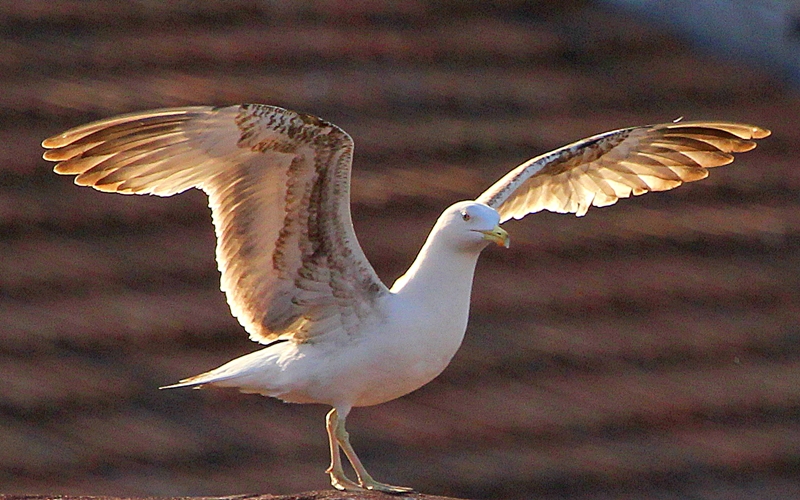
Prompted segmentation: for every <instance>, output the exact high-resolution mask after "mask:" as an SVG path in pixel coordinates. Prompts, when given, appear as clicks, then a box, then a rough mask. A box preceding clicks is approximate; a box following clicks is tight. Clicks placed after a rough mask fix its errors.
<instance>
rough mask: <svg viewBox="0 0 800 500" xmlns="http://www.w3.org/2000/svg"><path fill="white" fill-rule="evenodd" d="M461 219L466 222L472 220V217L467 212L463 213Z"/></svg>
mask: <svg viewBox="0 0 800 500" xmlns="http://www.w3.org/2000/svg"><path fill="white" fill-rule="evenodd" d="M461 218H462V219H464V220H470V219H471V218H472V216H471V215H470V214H468V213H467V212H466V210H465V211H463V212H461Z"/></svg>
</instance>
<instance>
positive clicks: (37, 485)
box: [0, 0, 800, 500]
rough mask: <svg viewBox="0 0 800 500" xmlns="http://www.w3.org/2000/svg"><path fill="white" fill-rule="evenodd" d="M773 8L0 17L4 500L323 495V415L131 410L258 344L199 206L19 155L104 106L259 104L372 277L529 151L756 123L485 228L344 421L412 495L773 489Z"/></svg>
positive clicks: (797, 345)
mask: <svg viewBox="0 0 800 500" xmlns="http://www.w3.org/2000/svg"><path fill="white" fill-rule="evenodd" d="M737 13H738V14H737ZM797 13H798V11H797V9H795V7H794V2H782V1H779V0H774V1H766V0H764V1H760V2H745V1H744V0H741V1H738V2H737V1H733V0H730V1H721V0H719V1H705V0H702V1H701V0H694V1H692V2H683V1H678V0H674V1H664V2H648V1H644V0H643V1H633V0H631V1H623V0H619V1H595V2H593V1H588V0H562V1H559V0H552V1H546V0H538V1H523V0H505V1H496V2H486V1H477V0H476V1H457V0H433V1H422V0H410V1H367V0H348V1H340V0H320V1H307V0H272V1H261V2H258V1H249V0H230V1H220V0H195V1H179V2H162V1H158V0H135V1H126V2H117V1H111V0H87V1H78V0H48V1H44V0H27V1H25V2H2V3H0V89H1V90H0V174H2V175H0V378H1V379H2V380H0V492H3V493H16V494H80V495H118V496H144V495H232V494H238V493H276V494H277V493H290V492H298V491H303V490H311V489H322V488H327V487H329V486H328V480H327V476H326V475H325V474H324V472H323V471H324V469H325V468H326V466H327V465H328V452H327V442H326V437H325V430H324V426H323V418H324V415H325V412H326V411H327V408H325V407H321V406H299V405H286V404H283V403H281V402H279V401H277V400H270V399H267V398H262V397H258V396H248V395H241V394H238V393H236V392H229V391H222V390H208V391H189V390H184V391H158V390H157V387H158V386H160V385H164V384H169V383H172V382H174V381H176V380H178V379H179V378H181V377H185V376H188V375H194V374H196V373H200V372H202V371H205V370H207V369H210V368H213V367H216V366H218V365H219V364H221V363H223V362H226V361H228V360H229V359H231V358H233V357H236V356H239V355H242V354H245V353H247V352H250V351H253V350H256V349H257V348H258V346H257V345H256V344H253V343H251V342H249V341H248V339H247V335H246V334H245V332H244V331H243V330H242V329H241V328H240V327H239V325H238V324H237V323H236V321H235V320H234V319H233V318H232V317H231V315H230V313H229V310H228V307H227V305H226V303H225V299H224V297H223V295H222V294H221V293H220V292H219V283H218V281H219V275H218V272H217V270H216V265H215V262H214V235H213V229H212V226H211V221H210V217H209V211H208V208H207V206H206V200H205V197H204V195H203V194H202V193H200V192H196V191H192V192H188V193H185V194H183V195H181V196H176V197H174V198H168V199H162V198H155V197H135V196H119V195H109V194H102V193H98V192H95V191H93V190H91V189H88V188H78V187H75V186H74V185H73V184H72V179H70V178H66V177H60V176H57V175H54V174H53V173H52V171H51V167H52V165H50V164H48V163H46V162H44V161H43V160H41V158H40V157H41V152H42V150H41V148H40V146H39V144H40V142H41V140H42V139H44V138H45V137H48V136H50V135H53V134H56V133H59V132H61V131H63V130H65V129H67V128H69V127H72V126H75V125H79V124H82V123H84V122H87V121H90V120H94V119H99V118H103V117H107V116H110V115H114V114H117V113H123V112H128V111H133V110H141V109H147V108H154V107H165V106H179V105H189V104H200V103H203V104H216V105H223V104H232V103H241V102H261V103H269V104H275V105H280V106H283V107H287V108H291V109H296V110H300V111H304V112H307V113H312V114H315V115H319V116H322V117H323V118H325V119H327V120H330V121H332V122H334V123H336V124H338V125H340V126H341V127H343V128H344V129H345V130H347V131H348V132H349V133H350V134H351V135H352V136H353V137H354V139H355V141H356V157H355V165H354V174H353V183H354V187H353V212H354V221H355V225H356V230H357V232H358V234H359V237H360V240H361V244H362V246H363V247H364V248H365V251H366V253H367V255H368V256H369V257H370V259H371V260H372V262H373V263H374V265H375V267H376V269H377V271H378V273H379V274H380V276H381V277H382V278H383V279H384V280H385V281H386V282H387V283H391V282H392V281H393V280H394V279H395V278H396V277H397V276H399V275H400V274H402V272H403V271H404V270H405V269H406V267H407V266H408V265H409V264H410V263H411V261H412V259H413V257H414V255H415V254H416V252H417V250H418V249H419V247H420V246H421V244H422V242H423V240H424V238H425V236H426V235H427V234H428V231H429V230H430V228H431V226H432V225H433V222H434V220H435V218H436V217H437V215H438V214H439V212H440V211H441V210H442V209H443V208H445V207H446V206H448V205H449V204H450V203H452V202H454V201H456V200H459V199H468V198H472V197H474V196H476V195H477V194H478V193H480V192H481V191H482V190H483V189H484V188H486V187H487V186H488V185H489V184H491V183H492V182H493V181H494V180H496V179H497V178H499V177H500V176H501V175H503V174H504V173H505V172H507V171H508V170H509V169H511V168H513V167H515V166H516V165H518V164H519V163H521V162H523V161H525V160H527V159H528V158H530V157H532V156H535V155H537V154H540V153H543V152H545V151H548V150H551V149H553V148H556V147H558V146H561V145H563V144H565V143H568V142H572V141H574V140H577V139H580V138H582V137H585V136H589V135H593V134H596V133H599V132H602V131H606V130H610V129H614V128H618V127H623V126H630V125H637V124H646V123H653V122H664V121H670V120H673V119H676V118H678V117H681V116H683V117H685V118H686V119H721V120H738V121H745V122H752V123H756V124H758V125H762V126H765V127H768V128H770V129H772V130H773V136H772V137H770V138H769V139H766V140H764V141H762V142H761V144H760V146H759V148H758V149H757V150H755V151H753V152H751V153H747V154H744V155H740V156H738V157H737V160H736V162H735V163H734V164H733V165H730V166H726V167H723V168H720V169H718V170H716V171H714V172H712V175H711V177H710V178H709V179H707V180H704V181H702V182H699V183H695V184H691V185H687V186H684V187H681V188H680V189H677V190H675V191H671V192H667V193H658V194H650V195H647V196H644V197H641V198H637V199H633V200H623V201H621V202H620V203H619V204H617V205H616V206H613V207H608V208H604V209H593V210H590V211H589V213H588V215H586V217H583V218H580V219H578V218H575V217H573V216H570V215H557V214H550V213H542V214H537V215H533V216H529V217H528V218H526V219H525V220H523V221H516V222H511V223H508V224H507V225H506V226H507V229H508V231H509V233H511V235H512V243H513V244H512V246H511V248H510V249H509V250H507V251H503V250H502V249H489V250H487V251H486V252H484V255H483V257H482V259H481V261H480V263H479V266H478V271H477V276H476V283H475V288H474V301H473V303H474V306H473V314H472V318H471V323H470V327H469V329H468V332H467V337H466V340H465V343H464V346H463V348H462V349H461V350H460V351H459V353H458V354H457V356H456V358H455V359H454V360H453V363H452V365H451V366H450V367H449V368H448V369H447V370H446V371H445V372H444V374H443V375H442V376H441V377H439V378H438V379H437V380H435V381H434V382H432V383H431V384H429V385H428V386H426V387H424V388H422V389H421V390H419V391H417V392H415V393H413V394H411V395H409V396H407V397H404V398H402V399H400V400H396V401H394V402H391V403H387V404H384V405H381V406H377V407H373V408H364V409H356V410H354V411H353V413H352V414H351V417H350V418H349V419H348V428H349V430H350V432H351V434H352V438H353V443H354V446H355V447H356V449H357V450H358V451H359V453H360V455H361V458H362V459H363V460H364V462H365V464H366V465H367V467H368V469H369V470H370V471H371V472H372V474H373V475H374V476H375V477H376V478H378V479H380V480H382V481H387V482H391V483H394V484H401V485H409V486H414V487H416V488H418V489H419V490H421V491H423V492H427V493H435V494H441V495H452V496H460V497H465V498H476V499H585V500H590V499H592V500H602V499H679V498H680V499H683V498H691V499H709V500H711V499H726V500H729V499H739V498H742V499H744V498H746V499H760V498H769V499H788V498H798V497H800V477H799V473H798V471H800V324H799V323H798V320H800V287H798V285H800V273H798V271H799V270H800V252H798V250H800V211H799V210H798V208H800V196H799V193H800V191H798V189H800V170H799V169H798V166H800V165H799V163H800V161H798V158H797V148H798V146H800V126H799V125H798V121H800V93H798V87H797V83H798V81H799V80H798V79H797V78H796V76H797V74H798V72H797V71H796V70H797V67H798V66H797V55H798V54H800V48H798V42H799V41H800V21H799V20H798V17H796V15H797ZM723 14H724V15H723ZM720 18H721V19H722V25H721V26H722V27H720ZM687 20H688V21H691V22H687ZM723 28H726V29H723ZM781 54H782V55H781Z"/></svg>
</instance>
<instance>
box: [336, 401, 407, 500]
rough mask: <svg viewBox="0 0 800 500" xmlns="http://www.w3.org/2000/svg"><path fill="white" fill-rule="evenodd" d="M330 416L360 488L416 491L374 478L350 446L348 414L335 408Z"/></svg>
mask: <svg viewBox="0 0 800 500" xmlns="http://www.w3.org/2000/svg"><path fill="white" fill-rule="evenodd" d="M328 417H329V420H331V419H332V420H334V422H330V423H333V424H334V429H333V430H334V436H335V438H336V441H337V442H338V444H339V446H341V447H342V451H343V452H344V454H345V455H346V456H347V459H348V460H349V461H350V464H351V465H352V466H353V469H354V470H355V471H356V475H357V476H358V484H359V486H360V487H361V488H359V489H368V490H374V491H382V492H384V493H393V494H400V493H411V492H413V491H414V490H413V489H412V488H406V487H405V486H392V485H391V484H384V483H379V482H378V481H376V480H374V479H372V476H370V475H369V473H368V472H367V470H366V469H365V468H364V465H363V464H362V463H361V460H359V458H358V455H356V452H355V450H353V447H352V446H350V436H349V434H347V430H346V429H345V427H344V422H345V418H347V414H346V413H345V414H344V415H339V413H338V412H337V411H336V410H335V409H334V410H333V411H331V412H330V413H329V414H328ZM328 434H329V435H330V431H328ZM331 450H333V445H331ZM337 455H338V451H337ZM331 468H332V469H335V467H334V464H333V461H331ZM339 468H340V469H341V463H339ZM331 480H333V473H331ZM334 486H336V485H334Z"/></svg>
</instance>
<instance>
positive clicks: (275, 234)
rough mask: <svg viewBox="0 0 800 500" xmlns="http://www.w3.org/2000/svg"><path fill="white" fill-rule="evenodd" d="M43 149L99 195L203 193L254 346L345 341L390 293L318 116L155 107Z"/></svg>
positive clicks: (331, 131) (346, 146)
mask: <svg viewBox="0 0 800 500" xmlns="http://www.w3.org/2000/svg"><path fill="white" fill-rule="evenodd" d="M42 145H43V146H44V147H45V148H48V149H50V150H49V151H47V152H46V153H45V154H44V158H45V159H46V160H52V161H56V162H59V163H58V164H57V165H56V167H55V171H56V172H57V173H59V174H65V175H77V177H76V178H75V183H76V184H79V185H84V186H91V187H93V188H95V189H98V190H100V191H110V192H117V193H125V194H131V193H135V194H155V195H159V196H170V195H173V194H176V193H180V192H182V191H185V190H186V189H189V188H192V187H196V188H200V189H202V190H203V191H205V192H206V193H207V194H208V197H209V205H210V206H211V211H212V216H213V220H214V227H215V229H216V234H217V262H218V264H219V269H220V272H221V273H222V284H221V288H222V290H223V291H224V292H225V293H226V295H227V298H228V303H229V304H230V307H231V311H232V312H233V314H234V316H236V318H238V320H239V321H240V322H241V323H242V325H243V326H244V327H245V329H247V331H248V332H249V333H250V338H252V339H253V340H255V341H258V342H262V343H267V342H270V341H273V340H276V339H280V338H292V339H296V340H301V341H302V340H305V339H308V338H310V337H314V336H318V335H322V334H327V333H334V332H338V333H342V334H347V335H352V334H354V333H356V332H357V331H358V327H359V325H360V324H361V322H362V321H364V320H365V319H366V318H367V317H369V316H370V314H372V313H373V312H374V306H375V302H376V300H378V298H379V297H380V296H382V295H384V294H386V293H388V290H387V288H386V287H385V286H384V284H383V283H382V282H381V281H380V279H379V278H378V277H377V275H376V274H375V271H374V270H373V269H372V267H371V266H370V264H369V262H367V260H366V257H365V256H364V253H363V251H362V249H361V247H360V246H359V244H358V241H357V240H356V236H355V233H354V231H353V225H352V221H351V217H350V167H351V163H352V155H353V141H352V139H351V138H350V136H348V135H347V134H346V133H345V132H344V131H343V130H341V129H340V128H338V127H336V126H335V125H332V124H330V123H327V122H324V121H322V120H320V119H319V118H316V117H313V116H309V115H304V114H299V113H295V112H292V111H288V110H285V109H281V108H277V107H273V106H263V105H242V106H232V107H226V108H210V107H186V108H174V109H161V110H155V111H145V112H141V113H133V114H128V115H123V116H119V117H115V118H110V119H108V120H102V121H98V122H95V123H91V124H88V125H84V126H82V127H77V128H74V129H72V130H69V131H67V132H64V133H63V134H60V135H57V136H54V137H51V138H49V139H47V140H45V141H44V142H43V143H42Z"/></svg>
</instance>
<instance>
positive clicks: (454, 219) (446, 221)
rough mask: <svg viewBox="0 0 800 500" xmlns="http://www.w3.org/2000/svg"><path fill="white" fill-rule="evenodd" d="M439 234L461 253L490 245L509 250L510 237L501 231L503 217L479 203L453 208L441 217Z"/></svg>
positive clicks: (459, 204) (467, 203)
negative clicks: (493, 244) (461, 251)
mask: <svg viewBox="0 0 800 500" xmlns="http://www.w3.org/2000/svg"><path fill="white" fill-rule="evenodd" d="M436 225H437V226H438V231H439V232H440V233H441V234H442V236H444V237H445V238H447V240H448V241H449V242H450V243H451V244H453V245H454V246H456V247H457V248H459V249H463V250H467V251H475V250H477V251H480V250H482V249H483V248H484V247H486V245H487V244H488V243H496V244H497V245H500V246H502V247H505V248H508V245H509V238H508V233H506V232H505V230H503V228H501V227H500V214H498V213H497V211H496V210H495V209H493V208H491V207H489V206H487V205H484V204H483V203H478V202H477V201H461V202H459V203H456V204H454V205H451V206H450V207H449V208H448V209H447V210H445V211H444V212H443V213H442V215H441V216H440V217H439V221H438V222H437V224H436Z"/></svg>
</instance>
